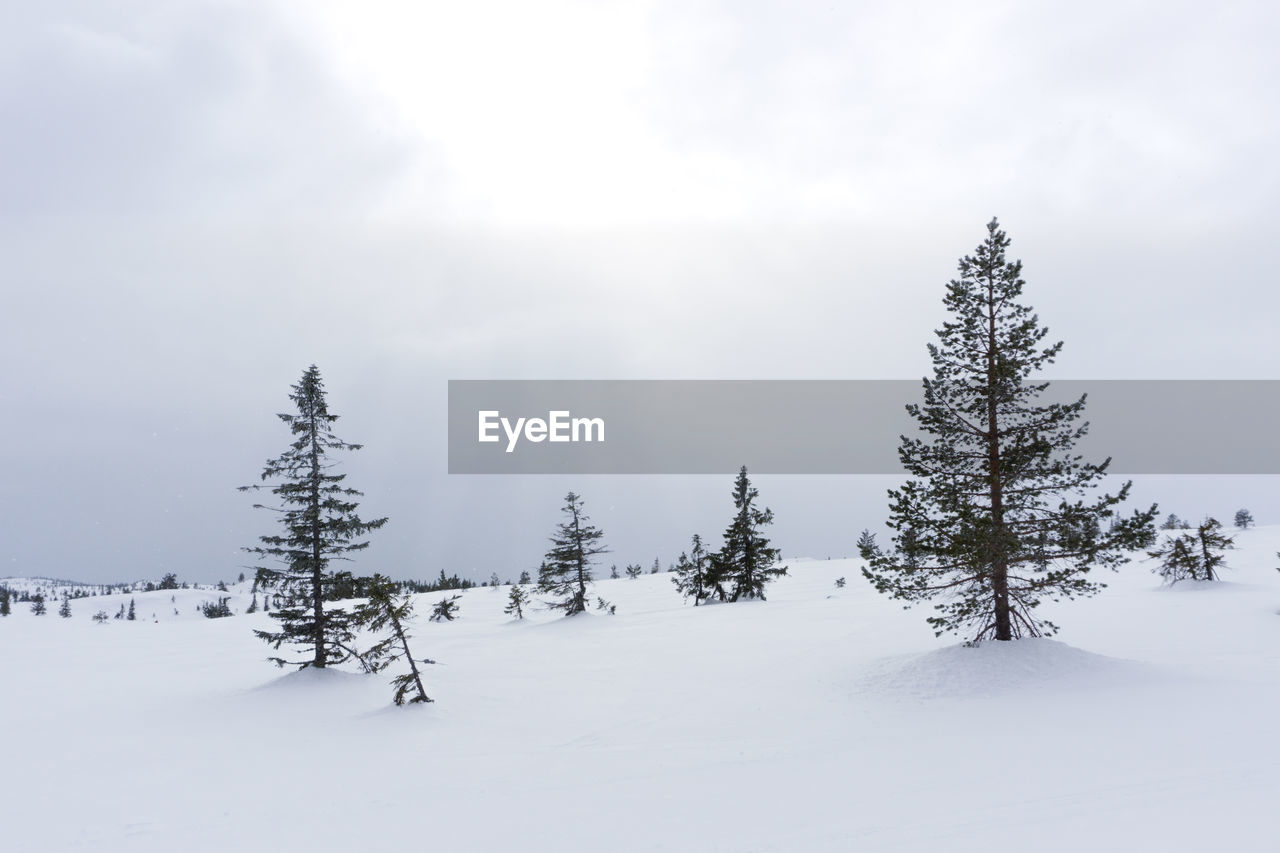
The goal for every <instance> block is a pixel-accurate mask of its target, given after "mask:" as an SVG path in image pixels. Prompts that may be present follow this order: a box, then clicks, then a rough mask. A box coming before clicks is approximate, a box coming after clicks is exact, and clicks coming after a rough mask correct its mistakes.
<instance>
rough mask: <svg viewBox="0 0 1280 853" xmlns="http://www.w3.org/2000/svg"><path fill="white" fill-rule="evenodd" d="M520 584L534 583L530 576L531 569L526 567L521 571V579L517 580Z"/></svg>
mask: <svg viewBox="0 0 1280 853" xmlns="http://www.w3.org/2000/svg"><path fill="white" fill-rule="evenodd" d="M516 583H517V584H519V585H520V586H528V585H529V584H531V583H533V578H531V577H529V570H528V569H526V570H524V571H523V572H521V573H520V579H519V580H518V581H516Z"/></svg>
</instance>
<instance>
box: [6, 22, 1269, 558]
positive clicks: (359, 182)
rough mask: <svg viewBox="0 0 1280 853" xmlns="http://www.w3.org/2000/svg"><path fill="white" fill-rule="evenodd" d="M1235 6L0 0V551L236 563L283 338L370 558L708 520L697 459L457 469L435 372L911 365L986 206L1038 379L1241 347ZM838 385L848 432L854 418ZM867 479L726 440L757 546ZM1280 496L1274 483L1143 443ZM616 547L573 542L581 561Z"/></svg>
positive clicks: (1243, 225)
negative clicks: (570, 497)
mask: <svg viewBox="0 0 1280 853" xmlns="http://www.w3.org/2000/svg"><path fill="white" fill-rule="evenodd" d="M1277 23H1278V20H1277V13H1276V12H1275V11H1273V7H1272V4H1269V3H1263V2H1258V3H1220V4H1212V5H1205V4H1203V3H1197V4H1192V3H1124V2H1107V3H1098V4H1089V3H1081V2H1078V0H1077V2H1071V3H1056V4H1046V3H1038V4H1025V3H1022V4H1019V3H969V4H944V3H910V2H904V3H895V4H870V3H867V4H859V3H838V4H828V3H822V4H816V3H814V4H804V3H795V2H786V3H781V2H779V3H754V2H722V3H716V2H687V0H686V2H672V3H625V4H605V3H576V2H570V3H564V2H539V3H518V2H517V3H484V2H474V3H413V4H392V3H377V2H365V3H360V4H350V3H337V2H334V3H331V4H323V3H315V2H309V3H303V2H298V3H270V2H261V0H258V2H210V3H144V2H104V0H85V2H81V3H65V2H49V3H20V2H7V3H3V4H0V128H3V132H2V133H0V271H2V272H0V287H2V291H0V292H2V294H3V302H2V304H0V357H2V362H0V363H2V364H3V368H0V576H3V575H49V576H55V577H62V578H72V579H81V580H91V581H108V580H126V579H134V578H142V577H158V576H159V575H160V574H161V573H163V572H166V571H175V572H177V573H178V574H179V575H180V576H181V577H182V578H184V579H191V580H216V579H218V578H231V577H233V576H234V575H235V574H236V573H238V572H239V571H240V570H241V567H242V566H244V565H246V563H247V561H246V559H245V558H244V556H242V555H241V554H240V553H239V552H238V549H239V547H240V546H242V545H251V544H254V541H255V539H256V537H257V536H259V535H261V534H263V533H268V532H271V524H272V520H271V518H269V517H268V514H266V513H262V512H260V511H259V512H255V511H254V510H252V509H251V508H250V504H251V503H252V502H253V501H252V498H249V497H246V496H245V495H242V494H239V493H237V492H236V491H235V487H236V486H238V485H242V484H246V483H250V482H255V481H256V479H257V475H258V473H259V472H260V470H261V468H262V464H263V462H264V461H265V460H266V459H267V458H268V457H270V456H273V455H275V454H277V453H279V452H280V451H281V450H283V449H284V447H285V446H286V444H287V442H288V440H289V436H288V434H287V431H286V429H285V428H284V427H283V426H282V425H281V424H280V423H279V421H278V420H277V419H276V418H275V417H274V413H276V412H282V411H287V410H288V406H289V401H288V400H287V394H288V391H289V386H290V385H291V384H292V383H293V382H296V381H297V379H298V377H299V375H300V374H301V372H302V371H303V369H304V368H305V367H306V366H307V365H308V364H310V363H312V362H315V363H316V364H318V365H319V366H320V368H321V371H322V373H323V375H324V377H325V379H326V382H327V385H328V389H329V399H330V404H331V409H332V410H333V411H334V412H336V413H338V414H340V415H342V419H341V420H340V421H339V422H338V424H337V431H338V433H339V435H341V436H342V437H343V438H345V439H347V440H349V441H354V442H362V443H364V444H365V446H366V447H365V449H364V450H362V451H360V452H359V453H357V454H353V455H351V456H349V457H348V461H347V464H346V471H347V473H349V475H350V481H351V484H352V485H354V486H355V487H357V488H362V489H363V490H364V491H366V493H367V498H366V502H365V509H366V511H367V513H368V514H369V515H388V516H390V518H391V521H390V523H389V524H388V526H387V527H386V528H385V529H384V530H383V531H381V532H380V533H378V534H377V535H376V537H375V538H374V540H373V545H372V547H371V548H370V550H369V551H367V552H365V554H364V555H363V556H362V557H361V558H360V564H359V569H360V570H361V571H366V572H372V571H375V570H377V571H382V572H385V573H388V574H391V575H393V576H396V577H410V576H413V577H422V576H429V575H435V574H437V573H438V572H439V570H440V569H442V568H443V569H446V570H447V571H448V572H454V571H458V572H460V573H462V574H464V575H466V574H470V575H472V576H473V577H476V578H487V577H488V575H489V573H490V572H491V571H496V572H497V573H498V574H499V575H500V576H502V577H503V578H507V577H514V576H515V575H517V574H518V573H519V572H520V571H521V570H523V569H535V568H536V566H537V564H538V562H539V560H540V558H541V555H542V553H543V552H544V551H545V548H546V536H547V535H548V534H549V533H550V532H551V529H552V527H553V526H554V524H555V523H557V521H558V520H559V507H560V504H561V501H562V498H563V495H564V493H565V492H566V491H568V490H569V489H570V488H572V489H575V490H577V491H579V492H580V493H581V494H582V495H583V496H584V498H585V500H586V502H587V509H588V511H589V512H590V513H591V514H592V515H593V517H594V518H595V520H596V521H597V522H598V523H600V524H601V525H602V526H603V527H604V529H605V532H606V536H607V541H608V542H609V543H610V544H611V545H612V547H613V548H614V554H613V555H611V557H610V558H609V560H608V561H606V562H610V561H613V560H615V559H616V560H617V562H618V563H619V564H623V563H626V562H641V563H644V564H646V565H647V564H649V563H651V562H652V560H653V558H654V557H655V556H659V557H661V558H662V560H663V562H664V564H665V563H666V562H667V561H669V560H671V559H673V558H674V557H675V556H676V555H677V554H678V552H679V551H680V550H681V549H682V548H683V547H685V545H686V544H687V540H688V537H689V535H690V534H692V533H694V532H701V533H702V534H703V535H704V536H708V537H710V538H711V539H712V540H713V541H718V539H717V534H718V533H719V532H720V531H721V530H722V529H723V527H724V526H725V524H726V523H727V522H728V519H729V515H730V513H731V511H732V506H731V503H730V499H729V490H730V486H731V478H730V477H728V476H726V477H723V478H717V477H619V478H605V477H591V478H579V479H578V480H570V479H568V478H563V477H524V478H516V477H456V476H455V477H449V476H448V475H447V474H446V473H445V470H446V464H445V452H446V446H445V417H444V414H445V412H444V403H445V390H446V381H447V380H448V379H460V378H547V379H572V378H643V379H656V378H701V379H717V378H735V379H754V378H915V377H919V376H922V375H924V374H925V373H926V372H927V371H928V367H929V363H928V358H927V353H926V351H925V344H926V343H927V342H928V341H929V340H930V339H931V331H932V329H934V328H935V327H936V326H937V325H938V324H939V322H940V321H941V319H942V317H943V313H942V308H941V298H942V295H943V292H944V287H945V283H946V281H947V280H948V279H949V278H950V277H951V275H952V273H953V271H954V268H955V263H956V259H957V258H958V257H959V256H961V255H963V254H965V253H967V252H969V251H971V250H972V249H973V247H974V246H975V245H976V244H977V243H978V242H980V240H981V239H982V237H983V236H984V230H983V226H984V224H985V223H986V222H987V221H988V220H989V219H990V218H991V217H992V216H993V215H998V216H999V217H1000V219H1001V222H1002V224H1003V225H1004V227H1005V228H1006V229H1007V230H1008V232H1009V235H1010V237H1011V238H1012V239H1013V249H1012V251H1013V254H1014V255H1015V256H1017V257H1020V258H1022V259H1023V261H1024V263H1025V267H1024V276H1025V278H1026V279H1027V282H1028V283H1027V289H1026V294H1025V295H1026V301H1027V302H1029V303H1030V304H1032V305H1034V306H1035V307H1036V309H1037V310H1038V311H1039V313H1040V316H1041V318H1042V320H1043V321H1044V322H1045V323H1046V324H1047V325H1048V326H1049V327H1050V329H1051V334H1052V336H1053V337H1054V338H1055V339H1057V338H1061V339H1063V340H1065V341H1066V347H1065V349H1064V351H1063V354H1062V356H1061V358H1060V359H1059V361H1058V364H1057V365H1055V367H1054V369H1053V373H1052V374H1051V375H1053V376H1058V377H1060V378H1080V379H1085V378H1264V379H1275V378H1280V377H1277V366H1278V365H1280V343H1277V335H1276V334H1275V326H1276V319H1277V316H1278V315H1280V286H1278V282H1277V277H1276V272H1275V271H1276V269H1278V268H1280V241H1277V240H1276V234H1275V231H1276V223H1277V213H1278V210H1277V204H1278V202H1277V199H1280V192H1278V190H1280V186H1278V184H1280V167H1278V166H1277V162H1278V158H1277V156H1276V152H1277V151H1280V110H1278V109H1277V100H1276V97H1275V81H1276V80H1277V79H1280V67H1278V66H1280V60H1278V59H1277V51H1276V49H1275V45H1276V43H1277V36H1278V35H1280V27H1277ZM856 428H857V425H856V424H851V425H850V429H856ZM895 483H896V480H894V479H892V478H855V477H826V478H823V477H761V478H759V480H758V482H757V485H759V486H760V489H761V494H762V498H763V500H764V502H765V503H766V504H769V505H771V506H772V507H773V508H774V510H775V512H776V515H777V523H776V526H775V530H774V533H775V541H776V543H777V544H779V545H780V546H781V547H782V548H783V550H784V553H786V554H789V555H793V556H799V555H809V556H815V557H825V556H828V555H836V556H839V555H845V554H852V553H853V552H854V547H853V542H854V541H855V539H856V538H857V534H858V531H859V530H860V529H861V528H862V527H867V526H870V527H876V526H878V525H879V524H881V523H882V521H883V518H884V515H885V500H884V490H885V488H887V487H889V486H891V485H894V484H895ZM1136 492H1137V495H1138V497H1140V498H1142V499H1144V500H1146V501H1148V502H1149V501H1159V502H1160V503H1161V504H1162V506H1164V508H1165V509H1167V510H1173V511H1176V512H1178V513H1179V514H1181V515H1184V516H1189V517H1198V516H1199V515H1202V514H1204V513H1206V512H1212V513H1214V514H1216V515H1218V516H1219V517H1223V516H1228V517H1229V516H1230V515H1231V513H1233V512H1234V510H1235V509H1237V508H1239V506H1242V505H1248V506H1249V507H1250V508H1251V509H1252V510H1253V512H1254V515H1255V516H1256V517H1257V518H1258V520H1259V521H1260V522H1264V523H1265V522H1280V500H1278V499H1277V497H1278V496H1277V482H1276V479H1275V478H1265V477H1256V478H1244V479H1236V480H1232V481H1221V480H1216V479H1213V478H1144V479H1142V480H1140V481H1139V482H1138V484H1137V486H1136ZM606 570H607V569H606Z"/></svg>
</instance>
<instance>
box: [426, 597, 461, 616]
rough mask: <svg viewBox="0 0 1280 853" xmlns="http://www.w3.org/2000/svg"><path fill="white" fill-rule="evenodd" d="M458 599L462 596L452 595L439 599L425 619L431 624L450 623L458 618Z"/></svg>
mask: <svg viewBox="0 0 1280 853" xmlns="http://www.w3.org/2000/svg"><path fill="white" fill-rule="evenodd" d="M460 598H462V596H460V595H453V596H450V597H448V598H442V599H440V600H439V601H437V602H436V604H435V606H434V607H432V608H431V615H430V616H429V617H427V618H428V619H430V620H431V621H432V622H452V621H453V620H454V619H456V618H458V599H460Z"/></svg>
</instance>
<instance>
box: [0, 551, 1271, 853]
mask: <svg viewBox="0 0 1280 853" xmlns="http://www.w3.org/2000/svg"><path fill="white" fill-rule="evenodd" d="M1237 545H1238V550H1236V551H1233V552H1230V553H1229V555H1228V562H1229V565H1230V569H1228V571H1227V572H1226V578H1227V580H1226V581H1224V582H1221V583H1214V584H1198V585H1196V584H1179V585H1178V586H1177V587H1175V588H1172V589H1165V588H1161V587H1160V586H1159V583H1158V579H1157V578H1156V577H1155V576H1154V575H1153V574H1151V573H1150V572H1149V571H1148V568H1147V567H1146V566H1145V565H1143V564H1130V565H1129V566H1127V567H1125V568H1124V569H1122V571H1121V572H1120V573H1119V574H1117V575H1113V576H1111V577H1110V578H1108V580H1109V581H1110V582H1111V587H1110V588H1109V589H1108V590H1106V591H1105V592H1104V593H1103V594H1102V595H1101V596H1099V597H1097V598H1094V599H1090V600H1086V601H1081V602H1074V603H1066V604H1063V605H1048V606H1046V610H1047V615H1049V616H1050V618H1054V619H1055V621H1058V622H1059V624H1061V625H1062V627H1063V630H1062V633H1061V634H1060V635H1059V636H1058V637H1057V638H1056V639H1055V640H1027V641H1020V642H1016V643H1008V644H995V643H993V644H988V645H985V646H982V647H980V648H965V647H962V646H959V645H957V639H956V638H942V639H935V638H934V637H933V636H932V633H931V631H930V629H929V628H928V626H927V625H926V624H925V623H924V616H925V615H926V612H925V611H924V610H915V611H904V610H902V609H901V607H900V605H899V604H897V603H895V602H892V601H890V600H888V599H886V598H884V597H883V596H880V595H877V594H876V593H875V592H874V591H873V590H872V589H871V588H870V587H869V586H868V585H867V584H866V583H865V582H864V581H863V580H862V578H861V576H860V574H859V571H858V566H859V562H860V561H857V560H840V561H797V562H794V563H792V576H791V577H789V578H785V579H783V580H781V581H779V582H778V583H776V584H775V585H774V586H773V587H771V589H770V596H769V600H768V601H767V602H751V603H739V604H732V605H719V606H712V607H699V608H696V609H695V608H693V607H690V606H687V605H682V604H681V602H680V600H679V598H678V597H677V595H676V593H675V591H674V588H673V587H672V584H671V581H670V576H669V575H666V574H660V575H644V576H642V577H640V578H638V579H636V580H627V579H622V580H616V581H608V580H606V581H602V582H600V583H599V584H598V585H597V592H598V593H599V594H601V595H603V596H604V597H605V598H607V599H609V600H611V601H613V602H614V603H616V604H617V606H618V612H617V615H616V616H606V615H601V614H597V613H592V614H590V615H588V616H584V617H577V618H574V619H570V620H562V619H557V618H553V617H552V616H551V615H550V614H547V613H544V612H535V613H533V614H532V616H531V618H530V619H529V620H527V621H525V622H522V623H517V622H513V621H511V620H509V619H508V617H506V616H504V615H503V613H502V607H503V606H504V604H505V602H506V591H507V590H506V587H500V588H499V589H497V590H492V589H486V588H481V589H474V590H470V591H468V592H466V593H464V594H463V599H462V601H461V606H462V609H461V614H460V619H459V620H458V621H456V622H453V623H446V624H436V623H431V622H428V621H427V620H426V614H427V612H428V611H429V609H430V604H431V603H432V602H434V601H436V600H438V599H439V598H440V597H441V595H440V594H427V595H422V596H417V597H416V598H417V601H418V618H417V620H416V624H415V625H414V631H415V634H416V637H417V641H416V644H415V652H416V653H417V654H418V655H419V656H425V657H431V658H434V659H436V660H438V661H439V662H440V664H439V665H438V666H434V667H427V668H426V676H427V679H428V681H427V686H428V692H429V693H430V694H431V695H432V697H433V698H434V699H436V700H437V701H436V702H435V703H434V704H431V705H428V706H416V707H405V708H395V707H393V706H391V704H390V698H391V690H390V688H389V687H388V681H389V679H390V677H391V676H392V675H393V674H394V672H387V673H383V674H380V675H378V676H364V675H359V674H355V673H354V672H340V671H327V672H315V671H303V672H293V673H290V672H287V671H282V670H278V669H276V668H274V667H273V666H271V665H270V664H268V663H266V662H265V660H264V659H265V656H266V654H267V649H266V647H265V646H264V645H263V644H262V643H261V642H259V641H258V640H256V639H255V638H254V637H253V635H252V634H251V632H250V628H251V627H252V626H261V625H266V624H267V623H268V617H266V616H264V615H263V614H261V613H258V614H254V615H249V616H247V615H243V614H241V615H237V616H235V617H232V618H226V619H204V618H203V617H201V616H199V615H198V614H197V613H196V607H197V605H198V604H199V603H200V602H201V601H209V600H212V598H213V597H214V595H215V593H213V592H211V591H209V590H177V591H165V592H153V593H142V592H137V593H132V594H131V595H125V596H108V597H98V598H90V599H80V600H77V601H74V602H73V610H74V615H73V617H72V618H71V619H61V618H59V617H58V616H57V614H56V610H57V605H58V602H57V601H56V600H50V602H49V613H48V614H47V615H45V616H42V617H36V616H33V615H32V614H31V613H30V612H29V611H28V607H27V605H25V604H20V603H15V605H14V612H13V615H12V616H10V617H8V618H7V619H0V647H2V648H3V654H0V685H2V687H0V733H3V740H4V748H3V756H2V759H0V826H3V827H4V829H3V831H2V839H3V840H0V846H2V847H3V849H5V850H13V851H37V850H38V851H44V850H139V851H179V850H181V851H203V850H209V851H214V850H217V851H225V850H228V849H237V850H249V851H252V850H303V849H307V850H390V849H412V850H420V849H421V850H446V851H470V850H535V851H576V850H667V851H810V850H815V851H851V850H856V851H874V850H911V851H915V850H940V851H965V850H1022V849H1034V850H1039V851H1046V850H1048V851H1055V850H1062V851H1068V850H1070V851H1076V850H1103V851H1113V850H1161V851H1181V850H1187V851H1191V850H1196V851H1204V850H1232V851H1272V850H1276V849H1280V822H1277V820H1276V818H1275V814H1276V804H1277V803H1280V734H1278V733H1277V722H1278V721H1280V716H1278V715H1277V710H1278V709H1280V574H1277V572H1276V571H1275V569H1274V567H1275V566H1276V565H1280V559H1278V558H1277V557H1276V551H1277V550H1280V527H1270V528H1259V529H1254V530H1250V531H1247V532H1245V533H1243V534H1240V535H1239V536H1238V537H1237ZM840 576H844V577H846V578H847V579H848V585H847V586H846V587H845V588H844V589H839V590H838V589H836V588H835V587H834V583H833V582H834V580H835V579H836V578H837V577H840ZM130 597H133V598H135V599H136V601H137V611H138V616H139V619H138V621H135V622H125V621H115V620H111V621H108V622H107V623H106V624H96V623H94V622H93V621H92V620H91V618H90V617H91V616H92V614H93V613H94V612H96V611H97V610H99V609H102V610H105V611H107V612H108V613H109V614H111V613H114V612H115V611H116V610H118V608H119V606H120V603H121V602H127V600H128V598H130ZM231 597H232V601H231V606H232V607H233V608H235V609H237V610H239V611H243V610H244V608H245V606H246V605H247V603H248V596H247V594H245V590H244V588H243V587H242V586H239V585H237V586H236V587H234V588H233V592H232V596H231ZM175 610H176V611H177V613H176V614H175V613H174V611H175Z"/></svg>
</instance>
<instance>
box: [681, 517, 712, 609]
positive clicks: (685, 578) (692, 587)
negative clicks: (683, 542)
mask: <svg viewBox="0 0 1280 853" xmlns="http://www.w3.org/2000/svg"><path fill="white" fill-rule="evenodd" d="M709 562H710V556H709V555H708V554H707V549H706V548H704V547H703V545H702V537H701V536H699V535H698V534H696V533H695V534H693V539H692V541H691V544H690V548H689V552H688V553H685V552H684V551H681V552H680V559H679V560H677V561H676V570H675V577H673V578H672V579H671V582H672V583H673V584H675V585H676V591H678V592H679V593H680V595H682V596H683V597H685V598H692V599H693V606H694V607H697V606H698V605H699V604H701V603H702V601H703V599H705V598H706V597H707V596H708V595H710V591H709V590H708V589H707V566H708V563H709Z"/></svg>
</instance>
